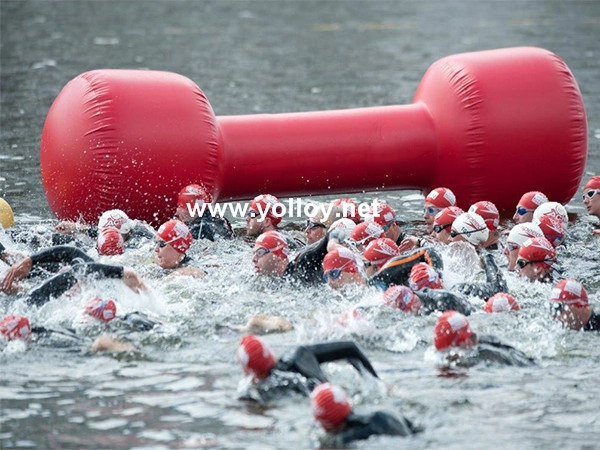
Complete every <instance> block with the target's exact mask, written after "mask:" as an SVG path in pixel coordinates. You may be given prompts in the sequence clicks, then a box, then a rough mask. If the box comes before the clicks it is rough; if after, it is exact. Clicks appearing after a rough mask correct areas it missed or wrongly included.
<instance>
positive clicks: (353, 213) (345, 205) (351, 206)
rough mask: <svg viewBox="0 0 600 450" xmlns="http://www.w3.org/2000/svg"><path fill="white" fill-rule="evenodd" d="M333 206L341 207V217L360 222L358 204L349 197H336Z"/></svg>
mask: <svg viewBox="0 0 600 450" xmlns="http://www.w3.org/2000/svg"><path fill="white" fill-rule="evenodd" d="M333 206H339V207H340V208H342V214H343V217H347V218H348V219H352V220H353V221H354V223H356V224H358V223H360V214H359V213H358V206H357V205H356V203H355V202H354V200H352V199H351V198H338V199H337V200H334V201H333Z"/></svg>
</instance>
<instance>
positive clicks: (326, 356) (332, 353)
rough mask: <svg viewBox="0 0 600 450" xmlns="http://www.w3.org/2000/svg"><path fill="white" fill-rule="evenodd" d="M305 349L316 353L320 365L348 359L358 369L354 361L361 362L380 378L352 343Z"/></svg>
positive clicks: (308, 346)
mask: <svg viewBox="0 0 600 450" xmlns="http://www.w3.org/2000/svg"><path fill="white" fill-rule="evenodd" d="M305 347H306V348H307V349H309V350H311V351H312V352H313V353H314V355H315V357H316V358H317V361H319V363H323V362H330V361H337V360H340V359H347V360H348V361H349V362H350V364H352V365H353V366H354V367H355V368H356V369H358V367H357V365H356V364H355V363H354V362H353V360H354V361H359V362H360V363H361V364H362V366H363V367H364V368H365V369H366V370H367V371H368V372H369V373H370V374H371V375H373V376H374V377H376V378H379V376H378V375H377V372H375V369H374V368H373V366H372V365H371V362H370V361H369V360H368V359H367V357H366V356H365V354H364V353H363V352H362V350H361V349H360V348H358V346H357V345H356V343H354V342H352V341H340V342H325V343H323V344H315V345H307V346H305Z"/></svg>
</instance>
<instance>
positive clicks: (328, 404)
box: [310, 383, 422, 448]
mask: <svg viewBox="0 0 600 450" xmlns="http://www.w3.org/2000/svg"><path fill="white" fill-rule="evenodd" d="M310 403H311V408H312V413H313V416H314V418H315V419H316V420H317V422H319V424H320V425H321V427H322V428H323V429H324V430H325V431H326V432H327V433H328V435H327V436H326V438H325V439H324V441H326V442H324V444H325V446H326V447H327V448H338V447H345V446H346V445H347V444H349V443H350V442H353V441H357V440H362V439H368V438H369V437H370V436H377V435H388V436H409V435H411V434H414V433H417V432H419V431H422V430H421V429H420V428H417V427H415V426H414V425H413V424H412V422H410V420H408V419H406V418H404V417H400V418H397V417H395V416H393V415H391V414H389V413H387V412H384V411H376V412H372V413H370V414H357V413H355V412H354V411H353V410H352V406H351V405H350V401H349V399H348V396H347V395H346V393H345V392H344V391H343V389H342V388H340V387H339V386H336V385H334V384H331V383H323V384H320V385H319V386H317V387H316V388H315V390H314V391H313V392H312V394H311V395H310Z"/></svg>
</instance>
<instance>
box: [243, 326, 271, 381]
mask: <svg viewBox="0 0 600 450" xmlns="http://www.w3.org/2000/svg"><path fill="white" fill-rule="evenodd" d="M235 356H236V359H237V360H238V362H239V363H240V365H241V366H242V369H243V370H244V373H245V374H246V375H252V376H253V377H254V378H257V379H263V378H266V377H267V376H268V375H269V373H270V372H271V369H273V367H275V357H274V356H273V352H271V349H270V348H269V347H268V346H267V345H266V344H265V343H264V342H263V341H262V340H261V339H259V338H258V337H256V336H255V335H253V334H247V335H246V336H244V337H243V338H242V340H241V341H240V344H239V346H238V348H237V351H236V352H235Z"/></svg>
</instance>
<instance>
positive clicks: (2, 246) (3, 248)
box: [0, 242, 6, 260]
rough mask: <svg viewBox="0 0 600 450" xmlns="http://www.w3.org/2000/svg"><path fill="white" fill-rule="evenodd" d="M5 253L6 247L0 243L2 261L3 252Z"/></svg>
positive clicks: (2, 258)
mask: <svg viewBox="0 0 600 450" xmlns="http://www.w3.org/2000/svg"><path fill="white" fill-rule="evenodd" d="M5 251H6V247H5V246H4V245H2V242H0V259H1V260H4V252H5Z"/></svg>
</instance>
